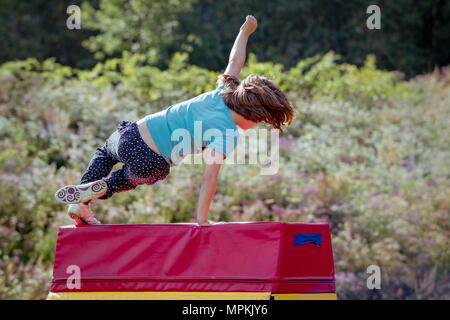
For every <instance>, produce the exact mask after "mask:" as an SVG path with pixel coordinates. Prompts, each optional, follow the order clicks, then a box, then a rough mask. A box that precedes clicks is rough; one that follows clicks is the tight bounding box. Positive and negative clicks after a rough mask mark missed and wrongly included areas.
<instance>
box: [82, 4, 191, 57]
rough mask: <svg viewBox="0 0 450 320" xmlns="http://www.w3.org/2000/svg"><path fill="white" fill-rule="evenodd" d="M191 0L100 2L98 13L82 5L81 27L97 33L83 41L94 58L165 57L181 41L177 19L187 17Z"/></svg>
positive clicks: (86, 5)
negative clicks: (120, 55) (119, 55)
mask: <svg viewBox="0 0 450 320" xmlns="http://www.w3.org/2000/svg"><path fill="white" fill-rule="evenodd" d="M192 2H193V1H192V0H170V1H167V0H151V1H148V0H133V1H129V0H114V1H111V0H100V3H99V8H98V10H96V9H94V7H92V6H91V5H90V4H89V2H83V5H82V8H81V10H82V12H83V22H84V26H85V27H86V28H88V29H91V30H96V31H99V33H98V34H97V35H95V36H91V37H90V38H89V39H88V40H85V41H84V42H83V45H84V46H85V47H87V48H88V49H89V50H90V51H92V52H95V57H96V58H97V59H103V58H105V56H111V55H114V54H116V53H121V52H122V51H125V50H126V51H130V52H132V53H146V52H151V55H152V58H153V59H158V58H161V57H162V58H167V52H168V50H169V49H170V47H171V46H173V44H174V42H176V41H178V40H179V39H180V34H179V33H176V32H175V31H176V30H177V27H178V26H179V22H178V16H179V15H183V14H187V12H188V11H189V10H190V9H191V3H192Z"/></svg>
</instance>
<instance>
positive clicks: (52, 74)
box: [0, 53, 450, 299]
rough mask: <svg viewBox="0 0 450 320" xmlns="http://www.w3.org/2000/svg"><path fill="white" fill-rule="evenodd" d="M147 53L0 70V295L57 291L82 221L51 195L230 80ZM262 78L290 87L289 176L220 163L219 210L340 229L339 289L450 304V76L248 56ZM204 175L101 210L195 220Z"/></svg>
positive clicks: (195, 171)
mask: <svg viewBox="0 0 450 320" xmlns="http://www.w3.org/2000/svg"><path fill="white" fill-rule="evenodd" d="M149 59H150V58H149V56H148V55H145V54H130V53H124V54H123V56H122V57H120V58H114V59H110V60H107V61H106V62H104V63H99V64H97V65H96V66H95V67H94V68H93V69H92V70H88V71H86V70H85V71H80V70H77V69H72V68H69V67H66V66H62V65H59V64H57V63H55V62H54V61H53V60H47V61H45V62H43V63H38V62H37V61H36V60H34V59H28V60H24V61H16V62H9V63H6V64H4V65H2V66H1V67H0V110H1V111H0V138H1V139H0V143H1V149H0V174H1V179H0V192H1V194H2V197H1V198H0V222H1V223H0V264H1V266H2V267H1V268H0V298H4V299H6V298H9V299H42V298H44V297H45V295H46V293H47V292H48V289H49V287H48V284H49V282H50V277H51V268H52V263H53V255H54V246H55V241H56V233H57V229H58V227H59V226H60V225H64V224H67V223H71V220H70V219H69V218H68V217H66V215H65V210H66V207H65V206H63V205H61V204H59V203H56V202H55V201H54V198H53V193H54V191H55V190H56V189H57V188H59V187H60V186H62V185H66V184H69V183H70V184H71V183H76V182H78V181H79V179H80V177H81V175H82V173H83V171H84V170H85V168H86V166H87V164H88V162H89V160H90V156H91V155H92V154H93V153H94V151H95V148H97V147H98V146H99V145H101V144H102V143H103V142H104V140H105V139H106V138H107V137H108V135H109V134H110V133H111V132H112V131H113V130H114V129H115V127H116V126H117V125H118V123H119V122H120V121H121V120H133V119H138V118H139V117H143V116H144V115H146V114H148V113H152V112H155V111H158V110H160V109H162V108H165V107H167V106H168V105H170V104H172V103H175V102H178V101H181V100H183V99H187V98H189V97H192V96H194V95H197V94H199V93H201V92H204V91H207V90H210V89H213V88H214V84H215V80H216V77H217V75H218V74H217V73H216V72H212V71H208V70H205V69H201V68H199V67H196V66H192V65H189V64H187V62H186V61H187V56H186V55H185V54H176V55H174V57H173V58H172V60H171V62H170V67H169V68H168V69H166V70H161V69H158V68H156V67H153V66H150V65H149V61H150V60H149ZM250 73H257V74H263V75H266V76H268V77H270V78H272V79H274V80H275V81H276V82H277V83H279V84H280V85H281V86H282V88H283V89H284V90H286V92H287V93H288V95H289V96H290V97H291V100H292V102H293V104H294V106H295V108H296V110H297V112H298V118H297V119H296V120H295V121H294V122H293V124H292V126H291V127H290V128H288V129H287V130H286V132H285V134H284V135H282V136H281V138H280V161H281V165H280V170H279V172H278V173H277V174H276V175H272V176H263V175H260V174H259V167H258V166H255V165H225V166H224V167H223V169H222V170H221V174H220V177H219V180H220V181H219V184H218V187H217V192H216V195H215V196H214V200H213V203H212V206H211V210H210V216H211V218H212V219H215V220H225V221H238V220H250V221H251V220H264V221H304V222H319V221H324V222H328V223H330V226H331V230H332V240H333V249H334V258H335V267H336V277H337V286H338V296H339V298H341V299H360V298H393V299H417V298H425V299H429V298H447V299H448V298H450V290H449V286H448V283H449V280H450V279H449V273H448V270H449V263H450V254H449V252H448V232H449V229H450V225H449V224H450V222H449V219H448V215H449V209H450V202H449V199H450V197H449V190H450V180H449V177H450V167H449V164H448V159H449V157H450V154H449V152H450V151H449V148H448V137H449V136H450V132H449V126H448V119H447V118H446V117H445V116H444V115H446V114H448V113H449V106H450V103H449V102H450V86H449V84H450V72H448V71H447V70H442V72H438V71H437V72H436V73H434V74H431V75H427V76H423V77H418V78H416V79H414V80H411V81H409V82H405V81H403V80H401V79H400V78H399V77H398V76H397V75H396V74H395V73H391V72H385V71H382V70H378V69H376V68H375V61H374V59H373V58H368V60H367V61H366V64H365V66H363V67H362V68H356V67H355V66H352V65H347V64H339V63H337V61H336V57H335V56H334V55H333V54H332V53H330V54H328V55H326V56H324V57H314V58H311V59H306V60H303V61H300V62H299V63H298V64H297V65H296V66H295V67H293V68H291V69H289V70H284V68H283V66H281V65H276V64H273V63H270V62H258V61H257V60H256V58H255V57H254V56H250V57H249V64H248V66H246V67H245V69H244V71H243V76H245V75H248V74H250ZM201 174H202V165H183V164H182V165H180V166H178V167H174V168H172V173H171V175H170V176H169V177H168V178H167V179H166V180H165V181H164V182H158V183H157V184H156V185H155V186H152V187H146V186H141V187H139V188H137V189H136V190H135V191H133V192H125V193H121V194H118V195H115V196H114V197H113V198H111V199H110V200H108V201H97V202H96V203H95V204H94V206H93V211H94V212H95V214H96V216H97V217H98V218H99V219H100V220H102V221H103V222H104V223H155V222H179V221H194V212H195V208H196V202H197V195H198V191H199V188H200V183H201ZM236 177H239V179H236ZM370 264H377V265H379V266H380V267H381V270H382V290H380V291H377V292H371V291H369V290H367V288H366V286H365V279H366V277H367V274H366V268H367V266H368V265H370Z"/></svg>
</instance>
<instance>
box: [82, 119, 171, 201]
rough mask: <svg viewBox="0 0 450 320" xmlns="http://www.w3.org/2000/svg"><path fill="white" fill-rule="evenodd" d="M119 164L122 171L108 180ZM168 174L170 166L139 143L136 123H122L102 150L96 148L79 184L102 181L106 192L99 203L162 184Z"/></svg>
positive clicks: (141, 141)
mask: <svg viewBox="0 0 450 320" xmlns="http://www.w3.org/2000/svg"><path fill="white" fill-rule="evenodd" d="M119 162H121V163H123V164H124V165H123V167H122V169H120V170H117V171H114V172H113V173H112V174H111V175H110V176H109V177H108V175H109V174H110V173H111V170H112V168H113V166H114V165H115V164H116V163H119ZM169 172H170V165H169V163H168V162H167V161H166V160H165V159H164V158H163V157H162V156H160V155H159V154H157V153H156V152H154V151H153V150H152V149H150V147H149V146H148V145H147V144H146V143H145V141H144V140H142V138H141V135H140V133H139V129H138V126H137V124H136V122H129V121H123V122H122V123H121V124H120V125H119V126H118V128H117V130H116V131H115V132H114V133H113V134H112V135H111V136H110V137H109V138H108V139H107V140H106V142H105V144H104V145H103V147H101V148H97V151H96V152H95V154H94V157H93V158H92V160H91V161H90V163H89V166H88V168H87V170H86V172H85V173H84V175H83V177H82V178H81V184H84V183H88V182H92V181H96V180H100V179H103V180H104V181H105V182H106V184H107V185H108V192H107V193H106V194H105V195H104V196H103V197H101V198H100V199H108V198H110V197H111V196H112V195H113V194H114V193H117V192H122V191H127V190H132V189H135V188H136V187H137V186H139V185H141V184H148V185H152V184H154V183H155V182H157V181H159V180H164V179H165V178H166V177H167V175H168V174H169Z"/></svg>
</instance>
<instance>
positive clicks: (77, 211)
mask: <svg viewBox="0 0 450 320" xmlns="http://www.w3.org/2000/svg"><path fill="white" fill-rule="evenodd" d="M67 214H68V215H69V217H70V218H71V219H73V220H74V221H75V223H76V224H77V225H82V224H101V223H100V221H98V220H97V219H95V217H94V216H93V215H92V213H91V209H90V208H89V203H77V204H71V205H70V206H69V210H67Z"/></svg>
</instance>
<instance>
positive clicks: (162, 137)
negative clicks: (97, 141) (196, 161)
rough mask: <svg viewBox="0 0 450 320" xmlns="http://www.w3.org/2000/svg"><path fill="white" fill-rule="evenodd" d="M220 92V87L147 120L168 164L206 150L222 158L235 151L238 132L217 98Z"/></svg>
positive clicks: (149, 128)
mask: <svg viewBox="0 0 450 320" xmlns="http://www.w3.org/2000/svg"><path fill="white" fill-rule="evenodd" d="M222 90H223V86H220V87H218V88H217V89H216V90H213V91H209V92H206V93H203V94H201V95H199V96H197V97H195V98H193V99H190V100H187V101H184V102H180V103H177V104H174V105H172V106H170V107H169V108H167V109H165V110H162V111H160V112H157V113H154V114H151V115H148V116H147V117H146V124H147V128H148V130H149V131H150V134H151V135H152V137H153V140H154V141H155V143H156V146H157V147H158V149H159V151H161V154H162V156H163V157H164V158H165V159H166V161H167V162H169V163H170V164H174V165H176V164H178V163H180V162H181V161H182V160H183V157H184V156H186V155H187V154H191V153H199V152H201V151H202V150H203V149H204V148H205V147H209V148H211V149H213V150H215V151H218V152H220V153H222V154H224V155H225V156H226V155H227V154H229V153H230V152H232V151H233V150H234V148H235V147H236V144H237V141H238V135H239V133H238V129H237V127H236V124H235V123H234V120H233V117H232V116H231V110H230V109H229V108H228V107H227V105H226V104H225V102H224V101H223V99H222V97H220V96H219V92H220V91H222Z"/></svg>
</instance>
